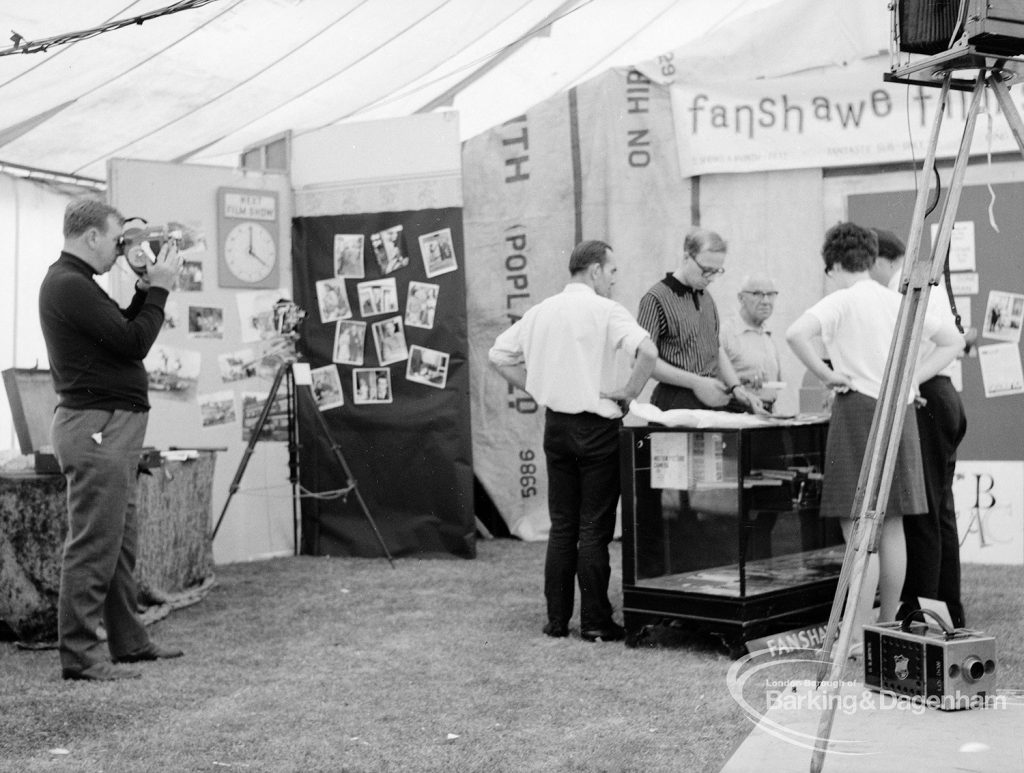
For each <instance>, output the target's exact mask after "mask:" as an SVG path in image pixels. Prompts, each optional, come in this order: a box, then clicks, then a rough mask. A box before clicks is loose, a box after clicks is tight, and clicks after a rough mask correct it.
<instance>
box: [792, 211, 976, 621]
mask: <svg viewBox="0 0 1024 773" xmlns="http://www.w3.org/2000/svg"><path fill="white" fill-rule="evenodd" d="M877 255H878V240H877V237H876V236H875V234H874V233H873V232H872V231H870V230H869V229H866V228H862V227H860V226H858V225H856V224H854V223H840V224H838V225H835V226H833V227H832V228H831V229H829V231H828V233H827V234H826V235H825V244H824V246H823V247H822V258H823V259H824V261H825V274H826V276H828V277H829V278H830V279H831V280H832V281H833V283H834V285H835V286H836V287H837V288H838V289H836V290H835V292H832V293H830V294H829V295H826V296H825V297H824V298H822V299H821V300H820V301H818V302H817V303H816V304H814V305H813V306H812V307H811V308H809V309H808V310H807V311H805V312H804V313H803V315H801V316H800V318H799V319H797V320H796V322H794V323H793V324H792V325H791V326H790V327H789V329H788V330H787V331H786V340H787V341H788V342H789V345H790V347H791V348H792V349H793V353H794V354H796V356H797V357H799V358H800V360H801V362H803V363H804V365H805V366H806V367H807V368H808V370H810V371H811V372H812V373H814V375H815V376H817V377H818V378H819V379H821V381H822V382H824V384H825V386H826V387H830V388H832V389H833V390H835V392H836V393H837V394H836V398H835V402H834V403H833V406H832V416H831V419H830V423H829V431H828V440H827V443H826V449H825V479H824V483H823V486H822V497H821V511H820V512H821V517H823V518H842V519H843V521H842V529H843V536H844V537H845V539H846V540H847V541H848V542H849V540H850V539H852V535H853V526H854V522H853V520H852V517H851V516H852V515H853V513H852V506H853V500H854V496H855V494H856V490H857V483H858V481H859V479H860V468H861V463H862V460H863V458H864V454H865V451H866V449H867V441H868V435H869V433H870V431H871V422H872V419H873V416H874V412H875V403H876V401H877V399H878V396H879V394H880V393H881V389H882V377H883V375H884V373H885V367H886V361H887V359H888V354H889V347H890V345H891V342H892V337H893V333H894V332H895V329H896V322H897V319H898V316H899V310H900V304H901V302H902V296H901V295H900V294H899V293H897V292H894V291H893V290H890V289H889V288H887V287H883V286H882V285H880V284H879V283H878V282H875V281H873V280H872V279H871V276H870V274H869V273H868V272H869V270H870V268H871V266H872V265H873V264H874V261H875V258H876V257H877ZM819 337H820V338H821V341H822V342H823V343H824V347H825V351H826V353H827V354H828V357H829V359H830V361H831V364H829V363H828V362H826V361H825V360H823V359H822V358H821V356H820V355H819V354H818V349H817V348H816V347H815V345H814V342H815V339H817V338H819ZM922 337H923V338H924V339H928V340H930V341H931V342H932V343H933V344H934V345H935V348H934V349H933V350H932V351H931V353H930V354H928V355H927V356H925V357H924V358H923V359H921V361H920V362H919V363H918V367H917V369H916V371H915V373H914V384H915V388H914V389H912V390H910V393H909V394H907V395H906V400H907V403H908V404H910V403H912V402H913V400H914V397H915V395H916V393H917V389H916V385H917V384H920V383H921V382H922V381H926V380H928V379H929V378H931V377H932V376H934V375H935V374H936V373H938V372H939V371H940V370H941V369H942V368H944V367H945V366H946V365H947V364H949V363H950V362H951V361H952V360H953V359H954V358H955V357H956V355H957V352H958V351H959V350H960V349H961V347H962V346H963V337H962V336H960V335H959V333H956V332H955V331H951V330H950V329H949V328H948V327H946V326H944V325H942V324H941V321H940V320H939V319H938V318H937V317H936V316H935V315H933V314H931V313H928V314H926V316H925V322H924V331H923V333H922ZM927 511H928V504H927V501H926V499H925V489H924V477H923V472H922V467H921V451H920V444H919V441H918V433H917V424H916V421H915V418H914V412H913V411H912V410H910V411H907V413H906V415H905V417H904V422H903V430H902V435H901V437H900V446H899V451H898V453H897V457H896V466H895V469H894V471H893V478H892V487H891V489H890V492H889V500H888V503H887V504H886V506H885V513H884V519H883V521H882V531H881V539H880V540H879V549H878V555H877V557H875V556H872V557H871V560H869V561H868V564H867V567H866V579H865V583H866V584H865V586H864V592H863V593H862V594H861V598H860V600H861V605H860V606H859V607H858V609H857V610H856V613H855V617H854V621H855V626H856V627H855V630H856V631H857V634H855V638H857V639H858V640H859V637H860V633H859V632H860V630H861V626H862V625H864V624H865V623H870V622H871V617H870V615H871V608H872V605H873V603H874V596H875V594H874V589H875V588H876V587H879V583H880V591H881V608H880V610H879V615H878V619H879V621H890V620H894V619H895V617H896V612H897V610H898V608H899V604H900V592H901V590H902V587H903V578H904V574H905V572H906V563H907V554H906V549H907V548H906V542H905V540H904V536H903V521H902V518H903V516H914V515H917V514H920V513H926V512H927Z"/></svg>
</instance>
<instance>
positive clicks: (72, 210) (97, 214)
mask: <svg viewBox="0 0 1024 773" xmlns="http://www.w3.org/2000/svg"><path fill="white" fill-rule="evenodd" d="M111 215H113V216H114V217H116V218H117V220H118V222H120V223H124V216H122V215H121V213H120V212H118V211H117V210H116V209H115V208H114V207H112V206H110V205H109V204H107V203H105V202H103V201H100V200H99V199H94V198H92V197H89V196H83V197H81V198H77V199H72V200H71V201H69V202H68V205H67V207H65V208H64V238H65V239H70V238H73V237H75V236H81V235H82V234H84V233H85V232H86V231H88V230H89V229H90V228H98V229H99V230H100V232H101V233H106V232H107V219H108V218H109V217H110V216H111Z"/></svg>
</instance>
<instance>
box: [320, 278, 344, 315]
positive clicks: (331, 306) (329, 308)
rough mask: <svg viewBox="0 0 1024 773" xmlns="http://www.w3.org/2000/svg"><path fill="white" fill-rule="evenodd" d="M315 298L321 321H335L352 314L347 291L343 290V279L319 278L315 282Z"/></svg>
mask: <svg viewBox="0 0 1024 773" xmlns="http://www.w3.org/2000/svg"><path fill="white" fill-rule="evenodd" d="M316 300H317V304H318V305H319V306H320V321H321V322H324V323H326V322H337V321H338V320H339V319H348V318H349V317H351V316H352V307H351V306H349V304H348V293H346V292H345V280H344V279H338V278H337V277H335V278H333V279H321V280H320V281H318V282H317V283H316Z"/></svg>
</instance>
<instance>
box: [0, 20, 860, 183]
mask: <svg viewBox="0 0 1024 773" xmlns="http://www.w3.org/2000/svg"><path fill="white" fill-rule="evenodd" d="M812 1H813V2H818V3H821V2H827V3H834V4H835V5H836V6H837V7H843V6H847V5H849V4H850V0H842V2H839V0H717V1H716V2H714V3H710V2H707V0H488V1H487V2H481V0H216V2H211V3H209V4H207V5H205V6H201V7H199V8H196V9H192V10H188V11H182V12H179V13H175V14H171V15H167V16H163V17H160V18H157V19H152V20H149V21H146V22H145V23H144V24H142V25H132V26H128V27H124V28H122V29H118V30H114V31H110V32H106V33H104V34H102V35H98V36H96V37H93V38H89V39H85V40H80V41H78V42H75V43H71V44H65V45H61V46H54V47H52V48H50V49H49V50H47V51H46V52H44V53H35V54H20V53H16V54H12V55H9V56H0V162H7V163H10V164H19V165H24V166H30V167H35V168H40V169H47V170H52V171H58V172H62V173H70V174H77V175H81V176H85V177H94V178H101V179H102V178H104V177H105V176H106V161H107V159H109V158H112V157H127V158H140V159H149V160H158V161H170V160H187V161H190V162H194V163H204V164H216V165H228V166H234V165H236V164H237V162H238V158H239V155H240V153H241V151H242V150H243V148H245V147H246V146H248V145H252V144H254V143H258V142H260V141H262V140H264V139H267V138H268V137H271V136H273V135H275V134H279V133H281V132H284V131H287V130H292V131H294V132H295V133H297V134H301V133H303V132H307V131H313V130H316V129H319V128H322V127H324V126H327V125H331V124H335V123H339V122H344V121H362V120H371V119H380V118H389V117H395V116H403V115H411V114H413V113H416V112H418V111H421V110H422V109H423V108H424V107H425V106H432V107H434V106H436V108H437V109H445V108H444V107H443V105H444V103H446V102H447V103H449V104H450V107H452V108H454V109H456V110H458V112H459V120H460V130H461V134H462V136H463V138H466V137H470V136H474V135H475V134H478V133H480V132H482V131H485V130H486V129H488V128H490V127H492V126H495V125H497V124H499V123H501V122H503V121H505V120H508V119H509V118H512V117H515V116H516V115H519V114H521V113H523V112H524V111H525V110H526V109H527V108H529V107H531V106H532V105H534V104H536V103H537V102H540V101H542V100H543V99H546V98H547V97H549V96H551V95H552V94H555V93H558V92H560V91H562V90H565V89H567V88H569V87H571V86H573V85H575V84H576V83H579V82H581V81H583V80H586V79H587V78H590V77H592V76H594V75H597V74H598V73H600V72H602V71H604V70H606V69H608V68H609V67H612V66H622V65H631V64H637V63H640V62H645V61H648V60H655V59H656V57H658V56H659V55H660V54H662V53H667V52H670V51H674V50H678V52H679V55H680V56H681V55H683V54H684V53H685V51H686V49H687V46H686V44H687V43H688V41H697V43H698V45H696V49H697V50H704V51H705V55H706V57H707V58H708V59H709V62H708V63H706V64H707V66H709V67H710V66H714V67H718V68H720V67H721V63H722V56H721V53H720V52H719V51H716V50H715V49H713V48H712V49H711V50H707V46H701V45H699V43H700V41H699V40H698V39H699V38H701V36H706V37H705V38H704V40H715V39H716V37H715V33H714V30H715V29H720V30H722V32H723V33H724V30H725V27H726V26H727V25H730V24H732V23H733V22H734V21H736V20H737V19H742V18H744V17H746V16H748V15H751V14H756V13H758V12H761V11H763V9H766V8H772V7H774V6H785V7H791V9H792V12H793V13H794V14H797V15H798V14H799V12H800V9H801V8H802V7H804V6H805V5H806V3H807V2H812ZM171 4H172V3H171V0H135V2H132V0H89V2H81V0H47V2H37V3H27V2H21V0H0V10H2V11H3V13H2V14H0V16H2V18H3V23H4V26H5V29H10V30H11V31H16V32H17V33H18V34H19V35H21V36H22V37H23V38H24V39H25V40H27V41H34V40H42V39H45V38H49V37H51V36H54V35H59V34H64V33H69V32H73V31H77V30H83V29H90V28H93V27H96V26H99V25H101V24H104V23H106V22H109V21H114V20H119V19H125V18H130V17H134V16H137V15H140V14H143V13H146V12H149V11H153V10H155V9H159V8H162V7H165V6H168V5H171ZM875 4H876V5H877V4H878V3H877V2H876V3H875ZM853 5H859V4H853ZM709 30H710V31H711V33H710V35H708V33H709ZM729 39H730V40H731V39H733V37H729ZM824 39H825V40H828V41H829V45H834V44H835V43H836V36H835V35H831V36H826V37H825V38H824ZM770 42H771V43H772V44H775V42H776V41H770ZM823 45H824V44H823ZM876 48H877V46H876ZM787 54H788V52H787ZM496 57H497V58H496Z"/></svg>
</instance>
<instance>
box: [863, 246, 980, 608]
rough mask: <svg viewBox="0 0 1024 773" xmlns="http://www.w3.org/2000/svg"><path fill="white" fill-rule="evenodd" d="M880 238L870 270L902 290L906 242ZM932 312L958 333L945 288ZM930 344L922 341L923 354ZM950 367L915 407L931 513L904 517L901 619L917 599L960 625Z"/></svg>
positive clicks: (955, 411)
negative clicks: (940, 605)
mask: <svg viewBox="0 0 1024 773" xmlns="http://www.w3.org/2000/svg"><path fill="white" fill-rule="evenodd" d="M874 231H875V234H876V235H877V236H878V259H877V260H876V261H875V265H874V266H873V267H872V269H871V278H872V279H874V280H875V281H876V282H879V283H880V284H883V285H885V286H887V287H888V288H889V289H891V290H896V291H899V289H900V281H901V278H902V275H903V257H904V255H903V254H904V252H905V250H906V247H905V246H904V244H903V241H902V240H901V239H900V238H899V237H897V236H896V235H895V234H893V233H892V232H890V231H885V230H882V229H879V228H876V229H874ZM928 306H929V309H928V310H929V312H931V311H932V310H934V311H936V312H937V313H938V314H939V316H940V317H941V318H942V320H943V324H944V325H945V326H946V327H947V328H952V329H954V330H955V329H956V321H955V320H954V318H953V313H952V311H951V310H950V308H949V296H948V295H947V294H946V289H945V288H944V287H935V288H932V291H931V293H930V295H929V296H928ZM930 347H931V342H929V341H927V340H922V341H921V350H920V354H921V356H922V357H923V356H925V355H926V354H927V353H928V352H929V351H930ZM953 367H954V365H953V364H950V365H948V366H947V367H946V368H944V369H943V370H941V371H939V373H938V374H937V375H935V376H933V377H932V378H930V379H928V380H927V381H924V382H922V383H921V384H920V385H919V386H918V389H919V391H920V394H921V397H922V399H923V400H924V405H923V406H921V407H919V408H918V409H917V429H918V434H919V435H920V436H921V462H922V464H923V466H924V483H925V495H926V496H927V498H928V515H927V517H924V518H904V519H903V530H904V532H905V533H906V540H907V548H908V549H907V575H906V580H905V581H904V584H903V594H902V599H903V605H902V607H901V608H900V611H899V613H898V614H897V618H901V617H904V616H906V615H907V614H909V613H910V612H911V611H912V610H914V609H916V608H917V607H918V603H917V599H918V598H929V599H938V600H940V601H944V602H946V606H947V607H948V608H949V614H950V617H951V618H952V620H953V624H954V625H956V626H957V627H963V626H964V625H965V620H964V607H963V603H962V601H961V599H960V540H959V535H958V533H957V527H956V509H955V507H954V505H953V473H954V471H955V469H956V449H957V447H958V446H959V445H960V441H961V440H963V437H964V433H966V431H967V417H966V416H965V414H964V405H963V402H962V401H961V400H960V395H959V394H958V393H957V391H956V389H955V388H954V387H953V382H952V380H951V379H950V374H951V372H952V369H953Z"/></svg>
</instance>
